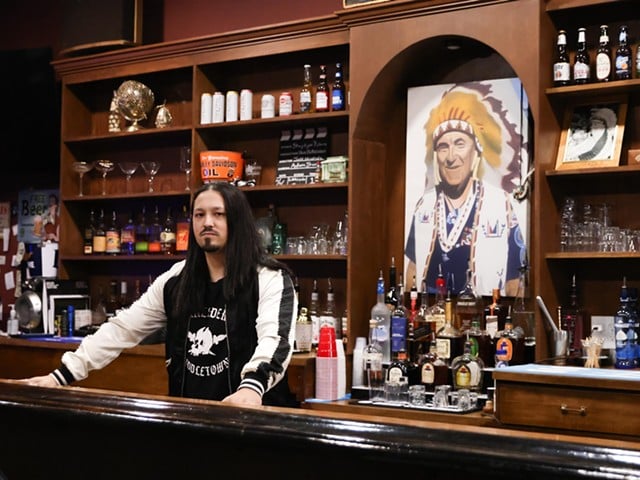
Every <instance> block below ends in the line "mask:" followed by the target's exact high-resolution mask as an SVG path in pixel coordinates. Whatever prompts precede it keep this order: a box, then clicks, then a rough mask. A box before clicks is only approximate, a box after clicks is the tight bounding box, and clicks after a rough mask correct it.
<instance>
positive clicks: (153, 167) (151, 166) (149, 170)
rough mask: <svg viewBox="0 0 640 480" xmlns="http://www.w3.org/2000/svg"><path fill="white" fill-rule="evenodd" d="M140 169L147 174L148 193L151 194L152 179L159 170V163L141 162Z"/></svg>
mask: <svg viewBox="0 0 640 480" xmlns="http://www.w3.org/2000/svg"><path fill="white" fill-rule="evenodd" d="M142 169H143V170H144V171H145V173H146V174H147V182H148V183H149V191H150V192H153V179H154V178H155V176H156V173H158V170H160V162H156V161H154V160H147V161H145V162H142Z"/></svg>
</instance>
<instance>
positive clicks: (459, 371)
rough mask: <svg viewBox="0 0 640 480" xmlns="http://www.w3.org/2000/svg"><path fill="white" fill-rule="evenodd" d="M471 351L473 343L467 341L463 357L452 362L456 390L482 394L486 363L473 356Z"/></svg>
mask: <svg viewBox="0 0 640 480" xmlns="http://www.w3.org/2000/svg"><path fill="white" fill-rule="evenodd" d="M471 349H472V343H471V341H470V340H469V339H467V340H466V341H465V342H464V351H463V353H462V355H460V356H458V357H456V358H454V359H453V361H452V362H451V375H452V378H453V389H454V390H460V389H462V388H466V389H468V390H470V391H472V392H480V391H481V390H482V377H483V371H484V362H483V361H482V360H481V359H480V358H478V357H476V356H475V355H473V354H472V353H471Z"/></svg>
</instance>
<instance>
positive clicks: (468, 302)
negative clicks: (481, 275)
mask: <svg viewBox="0 0 640 480" xmlns="http://www.w3.org/2000/svg"><path fill="white" fill-rule="evenodd" d="M481 318H482V305H481V301H480V297H478V295H476V292H475V290H474V288H473V272H472V271H471V269H470V268H468V269H467V281H466V283H465V285H464V288H463V289H462V290H461V291H460V293H458V301H457V302H456V307H455V326H456V328H457V329H458V330H459V331H460V333H462V334H464V332H466V331H467V330H469V329H470V328H471V322H472V321H473V320H480V319H481Z"/></svg>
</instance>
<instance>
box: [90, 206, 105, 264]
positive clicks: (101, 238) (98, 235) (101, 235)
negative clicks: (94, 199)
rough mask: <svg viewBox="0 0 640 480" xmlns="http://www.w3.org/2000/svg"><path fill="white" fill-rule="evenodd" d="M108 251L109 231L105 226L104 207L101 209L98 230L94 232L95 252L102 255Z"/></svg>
mask: <svg viewBox="0 0 640 480" xmlns="http://www.w3.org/2000/svg"><path fill="white" fill-rule="evenodd" d="M106 251H107V232H106V230H105V226H104V209H101V210H100V216H99V217H98V223H97V226H96V230H95V232H94V233H93V253H94V254H95V255H102V254H103V253H105V252H106Z"/></svg>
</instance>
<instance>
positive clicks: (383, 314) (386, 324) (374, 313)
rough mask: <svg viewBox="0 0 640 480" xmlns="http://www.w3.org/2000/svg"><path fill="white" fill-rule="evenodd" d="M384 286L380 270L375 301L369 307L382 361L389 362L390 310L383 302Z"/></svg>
mask: <svg viewBox="0 0 640 480" xmlns="http://www.w3.org/2000/svg"><path fill="white" fill-rule="evenodd" d="M384 293H385V287H384V277H383V276H382V270H380V275H379V276H378V281H377V285H376V295H377V298H376V303H375V304H374V305H373V307H372V308H371V319H373V320H375V321H376V322H377V328H378V331H377V335H376V337H377V339H378V343H380V347H381V348H382V361H383V362H384V363H389V362H390V361H391V341H390V340H391V312H390V311H389V308H388V307H387V305H386V304H385V302H384V300H385V295H384Z"/></svg>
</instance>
